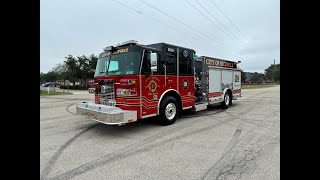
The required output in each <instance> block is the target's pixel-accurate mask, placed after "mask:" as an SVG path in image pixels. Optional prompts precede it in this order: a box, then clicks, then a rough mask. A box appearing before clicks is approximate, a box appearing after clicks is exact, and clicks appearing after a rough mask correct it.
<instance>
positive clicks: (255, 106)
mask: <svg viewBox="0 0 320 180" xmlns="http://www.w3.org/2000/svg"><path fill="white" fill-rule="evenodd" d="M79 92H80V93H75V94H73V95H64V96H46V97H40V176H41V179H94V180H98V179H245V180H247V179H272V180H274V179H280V86H276V87H270V88H262V89H250V90H242V96H243V97H242V98H239V99H238V100H236V101H233V105H232V106H231V107H230V108H228V109H227V110H224V109H220V108H219V107H210V108H209V109H208V110H206V111H202V112H198V113H194V114H192V113H190V112H185V113H184V116H182V117H180V118H179V119H177V121H176V123H175V124H173V125H170V126H161V125H159V124H157V123H156V122H155V121H156V119H155V118H150V119H144V120H140V121H138V122H135V123H131V124H127V125H124V126H108V125H104V124H101V123H98V122H95V121H89V120H87V119H85V118H83V117H80V116H77V115H75V108H76V105H77V104H79V103H81V102H82V101H93V95H92V94H88V93H87V92H86V91H79Z"/></svg>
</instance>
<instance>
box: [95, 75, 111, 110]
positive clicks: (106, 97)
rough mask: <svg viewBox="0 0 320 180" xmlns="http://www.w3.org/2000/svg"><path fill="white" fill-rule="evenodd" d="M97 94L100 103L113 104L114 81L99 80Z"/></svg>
mask: <svg viewBox="0 0 320 180" xmlns="http://www.w3.org/2000/svg"><path fill="white" fill-rule="evenodd" d="M98 87H99V88H98V91H97V94H96V95H97V96H98V98H99V102H100V104H103V105H107V106H115V104H116V103H115V90H114V81H113V80H112V79H107V80H100V81H99V82H98Z"/></svg>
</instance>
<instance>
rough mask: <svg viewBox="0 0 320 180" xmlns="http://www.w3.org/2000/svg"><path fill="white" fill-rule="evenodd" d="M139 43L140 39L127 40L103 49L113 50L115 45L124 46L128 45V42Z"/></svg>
mask: <svg viewBox="0 0 320 180" xmlns="http://www.w3.org/2000/svg"><path fill="white" fill-rule="evenodd" d="M137 43H138V41H135V40H129V41H125V42H122V43H118V44H116V45H114V46H108V47H106V48H104V49H103V50H104V51H112V49H113V48H114V47H119V46H123V45H127V44H137Z"/></svg>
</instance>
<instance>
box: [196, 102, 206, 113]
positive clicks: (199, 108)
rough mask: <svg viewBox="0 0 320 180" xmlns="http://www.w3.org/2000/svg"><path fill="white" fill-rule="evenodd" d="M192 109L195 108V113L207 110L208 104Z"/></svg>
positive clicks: (198, 105)
mask: <svg viewBox="0 0 320 180" xmlns="http://www.w3.org/2000/svg"><path fill="white" fill-rule="evenodd" d="M194 108H195V110H196V112H197V111H202V110H206V109H207V108H208V103H203V104H197V105H195V106H194Z"/></svg>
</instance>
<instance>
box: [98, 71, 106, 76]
mask: <svg viewBox="0 0 320 180" xmlns="http://www.w3.org/2000/svg"><path fill="white" fill-rule="evenodd" d="M101 73H105V71H101V72H99V73H98V74H97V75H96V77H97V76H99V75H100V74H101Z"/></svg>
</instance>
